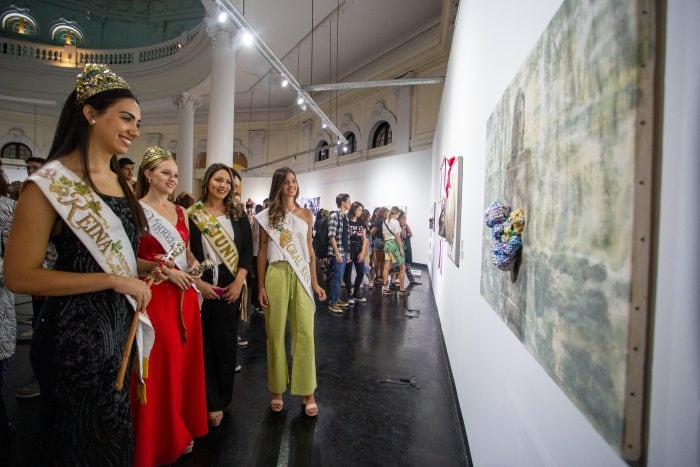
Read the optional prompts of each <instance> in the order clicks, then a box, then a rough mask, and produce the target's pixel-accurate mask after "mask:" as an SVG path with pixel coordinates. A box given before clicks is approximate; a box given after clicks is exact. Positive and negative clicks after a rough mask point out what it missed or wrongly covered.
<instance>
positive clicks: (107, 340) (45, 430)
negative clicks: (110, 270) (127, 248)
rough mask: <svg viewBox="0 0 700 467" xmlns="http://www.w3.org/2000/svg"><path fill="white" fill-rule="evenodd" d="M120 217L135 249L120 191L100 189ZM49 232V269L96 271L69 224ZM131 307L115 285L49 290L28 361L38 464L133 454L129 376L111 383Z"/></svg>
mask: <svg viewBox="0 0 700 467" xmlns="http://www.w3.org/2000/svg"><path fill="white" fill-rule="evenodd" d="M100 197H101V199H102V201H103V202H104V203H106V204H107V205H108V206H109V207H110V208H111V209H112V210H113V211H114V213H115V214H116V215H117V217H119V219H120V220H121V221H122V224H123V226H124V229H125V231H126V234H127V236H128V237H129V240H130V241H131V245H132V246H133V248H134V251H137V247H138V235H137V232H136V226H135V224H134V221H133V218H132V215H131V211H130V210H129V205H128V203H127V200H126V198H119V197H111V196H106V195H100ZM61 227H62V229H61V232H60V233H59V234H58V235H56V236H55V237H53V238H52V240H53V242H54V244H55V245H56V250H57V252H58V259H57V261H56V265H55V269H57V270H61V271H73V272H102V269H101V268H100V266H99V265H98V264H97V262H96V261H95V260H94V259H93V257H92V255H91V254H90V252H89V251H88V250H87V248H85V246H84V245H83V244H82V243H81V242H80V240H78V238H77V237H76V236H75V234H74V233H73V232H72V231H71V229H70V228H69V227H68V226H67V225H66V224H65V223H63V224H62V226H61ZM132 316H133V308H132V307H131V305H130V304H129V303H128V302H127V300H126V298H125V296H124V295H121V294H119V293H117V292H115V291H113V290H103V291H99V292H93V293H86V294H80V295H70V296H64V297H50V298H48V299H47V300H46V303H45V304H44V307H43V308H42V310H41V313H40V315H39V319H38V321H37V325H36V329H35V330H34V336H33V339H32V348H31V361H32V366H33V368H34V371H35V373H36V375H37V377H38V379H39V385H40V388H41V440H42V453H41V461H40V465H71V466H73V465H100V466H127V465H129V466H130V465H131V464H132V459H133V446H134V442H133V434H132V427H131V413H130V408H129V405H130V401H129V387H128V383H129V378H128V377H127V378H126V381H125V387H124V388H123V389H122V390H121V391H117V390H116V389H115V387H114V384H115V381H116V379H117V373H118V371H119V365H120V363H121V354H122V349H123V348H124V343H125V342H126V339H127V335H128V333H129V326H130V323H131V318H132Z"/></svg>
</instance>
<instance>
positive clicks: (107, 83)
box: [75, 63, 130, 102]
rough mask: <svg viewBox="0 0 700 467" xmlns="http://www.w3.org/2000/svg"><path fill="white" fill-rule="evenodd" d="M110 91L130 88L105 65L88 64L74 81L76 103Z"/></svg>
mask: <svg viewBox="0 0 700 467" xmlns="http://www.w3.org/2000/svg"><path fill="white" fill-rule="evenodd" d="M110 89H130V88H129V85H128V84H127V82H126V81H124V78H122V77H121V76H119V75H117V74H116V73H114V72H113V71H112V70H110V69H109V68H107V66H106V65H97V64H95V63H88V64H86V65H85V68H83V72H82V73H80V74H79V75H78V78H77V79H76V80H75V91H76V93H77V98H76V101H77V102H83V101H85V100H86V99H88V98H90V97H92V96H94V95H95V94H98V93H100V92H102V91H108V90H110Z"/></svg>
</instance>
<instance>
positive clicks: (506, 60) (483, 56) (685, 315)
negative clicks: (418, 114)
mask: <svg viewBox="0 0 700 467" xmlns="http://www.w3.org/2000/svg"><path fill="white" fill-rule="evenodd" d="M561 3H562V2H561V0H532V1H528V2H523V1H521V0H492V1H489V2H480V1H476V2H471V1H467V2H461V3H460V6H459V12H458V17H457V22H456V26H455V33H454V38H453V43H452V50H451V55H450V61H449V65H448V71H447V79H446V83H445V87H444V92H443V96H442V104H441V109H440V116H439V120H438V128H437V134H436V137H435V142H434V154H433V160H432V178H431V179H432V180H433V182H432V188H431V191H430V193H431V200H433V201H434V200H435V199H436V193H437V187H436V183H435V181H436V180H438V177H439V175H438V168H439V164H440V157H441V156H443V155H448V154H449V155H458V156H463V157H464V186H463V193H462V222H461V231H462V239H463V241H464V258H463V260H461V261H460V267H459V268H457V267H455V266H454V264H453V263H452V262H451V261H450V260H449V259H448V258H443V265H444V266H443V270H442V273H440V272H438V271H437V269H435V270H433V271H432V281H433V286H434V290H435V298H436V301H437V306H438V310H439V314H440V319H441V323H442V330H443V333H444V336H445V342H446V345H447V351H448V355H449V358H450V363H451V366H452V372H453V374H454V379H455V385H456V388H457V393H458V398H459V403H460V405H461V410H462V415H463V418H464V423H465V427H466V432H467V438H468V441H469V447H470V449H471V455H472V459H473V461H474V464H475V465H477V466H479V467H484V466H577V465H581V466H593V465H594V466H624V465H626V463H625V462H624V461H623V460H622V459H621V458H620V457H619V456H618V454H617V453H616V452H615V451H614V450H613V449H612V448H610V447H609V446H608V444H607V443H606V441H605V440H604V439H603V437H602V436H601V435H599V434H598V432H597V431H596V430H595V429H594V428H593V426H592V425H591V424H590V423H589V421H588V420H587V419H586V417H584V416H583V415H582V414H581V412H579V410H578V409H577V408H576V407H575V406H574V405H573V403H572V402H571V401H570V400H569V399H568V398H567V396H566V395H565V394H564V393H563V392H562V391H561V390H560V389H559V387H558V386H557V385H556V384H555V383H554V381H553V380H552V379H551V378H550V376H549V375H548V374H547V373H546V372H545V370H544V369H543V368H542V367H541V366H540V365H539V363H538V362H537V361H536V360H535V359H534V357H533V356H532V355H531V354H530V353H529V352H528V351H527V350H526V349H525V347H524V346H523V345H522V344H521V343H520V342H519V341H518V339H517V338H516V337H515V336H514V334H513V333H512V332H511V331H510V330H509V329H508V328H507V326H506V325H505V324H504V323H503V322H502V321H501V319H500V318H499V317H498V316H497V315H496V313H494V312H493V310H492V309H491V308H490V306H489V305H488V304H487V303H486V302H485V301H484V299H483V298H482V297H481V294H480V291H479V285H480V275H481V247H482V235H483V232H484V230H483V225H482V219H483V206H484V170H485V152H486V151H485V143H486V121H487V119H488V117H489V116H490V115H491V113H492V111H493V109H494V108H495V106H496V103H497V102H498V101H499V99H500V98H501V96H502V93H503V91H504V90H505V89H506V87H507V86H508V84H509V82H510V80H511V79H512V77H513V76H514V75H515V74H516V72H517V71H518V69H519V68H520V66H521V65H522V63H523V62H524V60H525V58H526V56H527V55H528V54H529V52H530V51H531V49H532V47H533V46H534V44H535V42H536V40H537V39H538V37H539V36H540V34H541V33H542V31H543V30H544V29H545V27H546V26H547V24H548V23H549V21H550V20H551V18H552V16H553V15H554V13H555V12H556V11H557V9H558V8H559V6H560V5H561ZM667 14H668V18H667V25H666V26H665V30H666V35H667V37H666V41H667V43H666V49H667V50H666V66H665V70H664V80H665V85H664V93H665V103H664V107H663V109H660V111H661V110H662V111H663V116H662V115H661V114H659V117H662V118H663V146H662V153H663V154H662V162H661V164H660V165H661V173H657V174H656V176H657V180H660V189H661V192H660V201H659V202H660V209H661V211H660V222H659V224H660V225H659V227H658V232H657V240H658V246H657V249H658V255H657V257H656V262H657V270H656V276H655V279H656V282H655V284H654V285H653V286H652V287H653V290H651V291H650V294H651V296H652V297H653V298H654V303H655V305H654V309H655V310H654V313H655V316H654V317H653V318H652V320H651V323H652V326H653V328H652V331H651V336H650V344H652V345H653V348H652V349H651V352H652V354H651V361H650V375H651V376H650V390H649V394H648V398H649V401H650V403H649V407H650V414H649V427H648V440H647V446H648V447H647V449H648V453H647V455H646V458H647V465H649V466H681V465H683V466H692V465H700V447H699V446H700V442H699V440H700V299H699V294H698V287H697V285H698V277H699V272H700V271H699V269H700V268H699V267H698V258H700V255H699V254H698V253H699V251H698V242H697V241H696V240H695V234H694V233H695V232H698V224H699V222H698V217H699V216H698V215H697V213H696V211H697V202H698V200H700V193H698V192H699V191H700V190H699V189H698V185H699V183H698V176H699V175H700V154H699V153H700V137H699V136H698V135H699V134H700V131H698V128H699V127H700V111H699V110H698V109H699V107H698V106H699V105H700V56H699V55H698V54H697V46H696V45H697V44H698V43H699V42H700V33H699V32H698V31H700V28H698V27H697V24H698V23H700V2H697V1H696V0H669V1H668V13H667ZM681 224H682V228H681Z"/></svg>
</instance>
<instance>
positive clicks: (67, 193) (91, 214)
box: [29, 160, 155, 382]
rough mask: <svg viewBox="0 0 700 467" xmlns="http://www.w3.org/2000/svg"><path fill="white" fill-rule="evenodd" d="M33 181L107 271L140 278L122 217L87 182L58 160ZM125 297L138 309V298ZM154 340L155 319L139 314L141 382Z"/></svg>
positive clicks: (45, 166)
mask: <svg viewBox="0 0 700 467" xmlns="http://www.w3.org/2000/svg"><path fill="white" fill-rule="evenodd" d="M29 180H31V181H33V182H34V183H36V184H37V186H38V187H39V188H40V189H41V191H42V193H44V196H46V198H47V199H48V200H49V203H51V206H53V208H54V209H55V210H56V212H57V213H58V215H59V216H61V218H62V219H63V220H64V221H65V223H66V224H67V225H68V227H70V229H71V230H72V231H73V233H74V234H75V236H76V237H78V239H79V240H80V241H81V242H82V243H83V245H85V248H87V250H88V251H89V252H90V254H91V255H92V257H93V258H94V259H95V261H96V262H97V264H99V266H100V267H101V268H102V270H103V271H104V272H107V273H111V274H116V275H118V276H124V277H136V272H137V269H136V255H135V254H134V250H133V248H132V247H131V242H130V241H129V237H128V236H127V235H126V231H125V230H124V226H123V225H122V222H121V220H120V219H119V218H118V217H117V215H116V214H114V211H112V209H111V208H110V207H109V206H108V205H107V204H106V203H104V202H102V200H101V199H100V197H99V196H97V195H96V194H95V192H94V191H93V190H92V189H91V188H90V186H89V185H88V184H87V183H85V182H83V181H82V180H81V179H80V178H79V177H78V176H77V175H76V174H75V173H73V172H72V171H71V170H69V169H68V168H66V167H64V166H63V164H61V163H60V162H59V161H57V160H54V161H51V162H47V163H46V164H44V165H43V167H42V168H41V169H39V170H38V171H37V172H35V173H34V174H32V175H31V176H30V177H29ZM125 297H126V299H127V300H128V301H129V303H130V304H131V306H132V307H134V310H135V309H136V301H135V300H134V299H133V298H132V297H130V296H129V295H125ZM154 340H155V333H154V331H153V325H152V324H151V320H150V319H149V318H148V316H147V315H145V314H143V313H139V326H138V329H137V331H136V344H137V347H138V355H139V379H140V380H141V382H143V376H144V365H145V364H146V360H147V359H148V356H149V355H150V353H151V349H152V348H153V341H154Z"/></svg>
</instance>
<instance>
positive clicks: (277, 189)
mask: <svg viewBox="0 0 700 467" xmlns="http://www.w3.org/2000/svg"><path fill="white" fill-rule="evenodd" d="M290 172H291V173H293V174H294V178H296V176H297V174H296V173H295V172H294V171H293V170H292V169H291V168H290V167H280V168H279V169H277V170H275V173H274V174H273V175H272V183H271V184H270V211H269V212H268V217H269V219H270V225H277V224H279V223H280V222H282V219H283V218H284V214H285V212H284V211H285V208H284V205H283V204H282V187H283V186H284V181H285V180H286V179H287V174H289V173H290ZM298 197H299V182H298V181H297V192H296V193H295V194H294V204H296V205H297V206H299V203H297V198H298Z"/></svg>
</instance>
